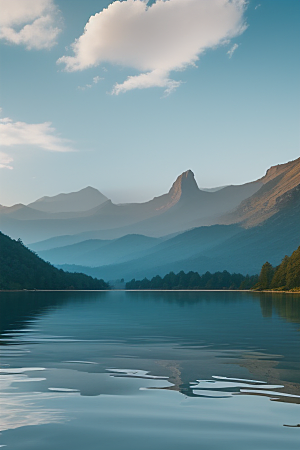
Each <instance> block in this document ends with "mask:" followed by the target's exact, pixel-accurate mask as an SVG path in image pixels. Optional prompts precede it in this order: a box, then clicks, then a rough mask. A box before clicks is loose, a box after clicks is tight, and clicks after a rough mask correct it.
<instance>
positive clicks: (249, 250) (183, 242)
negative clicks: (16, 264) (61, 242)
mask: <svg viewBox="0 0 300 450" xmlns="http://www.w3.org/2000/svg"><path fill="white" fill-rule="evenodd" d="M284 202H285V206H284V207H283V208H281V210H280V211H279V212H278V213H277V214H275V215H274V216H272V217H271V218H269V219H268V220H267V221H265V222H264V224H262V225H260V226H257V227H252V228H248V229H244V228H241V227H239V226H237V225H227V226H226V225H223V226H222V225H216V226H210V227H200V228H195V229H194V230H190V231H186V232H184V233H182V234H180V235H178V236H175V237H173V238H171V239H169V240H167V241H165V242H163V243H159V244H158V245H157V246H155V247H153V248H152V249H149V250H148V251H146V252H144V253H143V254H142V255H141V256H140V257H138V258H136V259H132V260H130V261H126V262H124V263H119V264H113V265H106V266H102V267H97V268H91V267H84V266H74V265H63V266H61V267H62V268H64V269H65V270H69V271H79V270H80V271H82V272H84V273H86V274H89V275H92V276H97V277H98V276H99V277H102V278H104V279H107V280H108V279H111V280H113V279H118V278H125V280H131V279H132V278H136V279H142V278H144V277H147V278H149V277H153V276H155V275H160V276H164V275H165V274H167V273H169V272H170V271H174V272H175V273H178V272H179V271H180V270H183V271H185V272H189V271H190V270H192V271H197V272H199V273H204V272H206V271H210V272H212V273H214V272H216V271H223V270H228V271H229V272H231V273H233V272H240V273H243V274H244V275H246V274H247V273H249V274H256V273H259V271H260V269H261V266H262V265H263V264H264V263H265V261H266V260H268V261H269V262H270V263H271V264H272V265H278V264H279V263H280V262H281V260H282V258H283V257H284V256H285V255H286V254H287V255H290V254H291V253H292V252H293V251H294V250H295V248H297V247H298V246H299V242H300V227H299V217H300V187H296V188H295V189H294V190H293V192H292V193H288V194H286V198H285V200H284Z"/></svg>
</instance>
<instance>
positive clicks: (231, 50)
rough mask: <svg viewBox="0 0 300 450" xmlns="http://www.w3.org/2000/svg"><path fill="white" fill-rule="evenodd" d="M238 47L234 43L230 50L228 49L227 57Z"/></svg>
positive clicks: (230, 56)
mask: <svg viewBox="0 0 300 450" xmlns="http://www.w3.org/2000/svg"><path fill="white" fill-rule="evenodd" d="M238 47H239V44H234V45H233V46H232V47H231V49H230V50H228V52H227V55H228V56H229V58H232V55H233V54H234V52H235V51H236V49H237V48H238Z"/></svg>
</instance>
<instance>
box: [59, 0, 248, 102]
mask: <svg viewBox="0 0 300 450" xmlns="http://www.w3.org/2000/svg"><path fill="white" fill-rule="evenodd" d="M246 4H247V1H246V0H209V1H208V0H157V1H156V2H155V3H154V4H152V5H151V6H148V5H147V0H145V1H144V0H125V1H122V2H120V1H115V2H113V3H112V4H110V5H109V6H108V8H106V9H104V10H103V11H102V12H100V13H98V14H95V15H94V16H91V17H90V19H89V21H88V23H87V24H86V26H85V29H84V33H83V34H82V35H81V36H80V37H79V38H78V39H76V40H75V42H74V43H73V44H72V50H73V53H74V54H73V56H63V57H61V58H60V59H59V60H58V61H57V62H58V63H64V64H65V69H66V70H67V71H70V72H73V71H77V70H84V69H87V68H89V67H94V66H98V65H100V64H101V63H104V62H109V63H111V64H119V65H122V66H126V67H131V68H133V69H135V70H137V71H138V72H139V74H138V75H136V76H131V77H128V78H127V80H125V81H124V82H123V83H120V84H116V85H115V86H114V89H113V93H114V94H119V93H120V92H125V91H128V90H131V89H136V88H140V89H142V88H147V87H153V86H159V87H163V88H165V89H166V91H167V92H170V91H172V90H174V89H175V88H176V87H178V85H179V84H180V82H179V81H174V80H171V79H170V72H171V71H174V70H183V69H185V68H186V67H187V66H189V65H194V64H195V62H196V61H197V60H198V59H199V56H200V55H201V54H203V53H204V52H205V51H206V50H207V49H211V48H215V47H216V46H218V45H222V44H224V43H225V42H226V43H228V41H230V39H231V38H233V37H235V36H237V35H239V34H241V33H242V32H243V31H244V30H245V29H246V25H245V22H244V11H245V8H246Z"/></svg>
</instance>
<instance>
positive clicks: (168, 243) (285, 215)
mask: <svg viewBox="0 0 300 450" xmlns="http://www.w3.org/2000/svg"><path fill="white" fill-rule="evenodd" d="M299 218H300V158H298V159H297V160H295V161H291V162H289V163H286V164H282V165H278V166H274V167H271V168H270V169H269V170H268V171H267V173H266V174H265V176H263V177H262V178H260V179H258V180H256V181H253V182H250V183H246V184H243V185H238V186H225V187H221V188H216V189H209V190H204V189H199V188H198V186H197V183H196V180H195V178H194V174H193V172H192V171H191V170H188V171H186V172H184V173H182V174H181V175H180V176H179V177H178V178H177V179H176V180H175V182H174V183H173V185H172V186H171V188H170V190H169V192H168V193H166V194H164V195H161V196H159V197H155V198H153V199H152V200H150V201H148V202H145V203H127V204H114V203H113V202H112V201H111V200H110V199H108V198H107V197H105V196H104V195H103V194H101V193H100V192H99V191H98V190H96V189H94V188H91V187H87V188H85V189H82V190H81V191H78V192H73V193H70V194H59V195H57V196H54V197H42V198H40V199H38V200H37V201H35V202H33V203H30V204H29V205H22V204H18V205H14V206H12V207H5V206H0V228H1V231H2V232H3V233H5V234H7V235H9V236H11V237H12V238H21V239H22V240H23V242H24V243H25V244H26V245H28V246H29V247H30V248H31V249H32V250H34V251H35V252H37V253H38V255H39V256H40V257H41V258H43V259H45V260H48V261H50V262H51V263H53V264H55V265H57V266H61V267H63V268H65V269H67V270H70V271H82V272H84V273H87V274H89V275H93V276H97V277H100V278H104V279H106V280H113V279H118V278H125V279H126V280H130V279H132V278H134V277H136V278H141V277H144V276H147V277H150V276H155V275H157V274H159V275H161V276H163V275H165V274H166V273H168V272H170V270H174V271H177V272H178V271H180V270H185V271H188V270H194V271H198V272H200V273H201V272H203V271H204V272H205V271H206V270H209V271H218V270H225V269H226V270H228V271H231V272H232V271H238V272H241V273H244V274H246V273H250V274H253V273H257V272H258V271H259V269H260V267H261V266H262V264H263V263H264V262H265V261H266V260H269V261H270V262H271V263H272V264H278V263H280V261H281V259H282V258H283V257H284V256H285V254H289V253H291V252H292V251H293V250H295V248H297V247H298V246H299V243H300V227H299V225H298V223H299Z"/></svg>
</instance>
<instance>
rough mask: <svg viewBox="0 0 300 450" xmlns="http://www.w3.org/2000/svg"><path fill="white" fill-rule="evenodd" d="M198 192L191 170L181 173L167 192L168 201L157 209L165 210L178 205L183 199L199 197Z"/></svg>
mask: <svg viewBox="0 0 300 450" xmlns="http://www.w3.org/2000/svg"><path fill="white" fill-rule="evenodd" d="M199 193H200V190H199V188H198V185H197V183H196V180H195V176H194V173H193V172H192V171H191V170H187V171H186V172H183V173H182V174H181V175H179V177H177V179H176V181H174V183H173V185H172V187H171V189H170V190H169V192H168V194H167V195H168V198H169V201H168V202H167V203H166V204H165V205H163V206H161V207H160V208H158V209H159V210H161V211H163V210H167V209H169V208H171V207H172V206H174V205H175V204H176V203H178V202H179V201H180V200H181V199H183V198H189V199H190V198H192V197H195V195H199Z"/></svg>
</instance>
